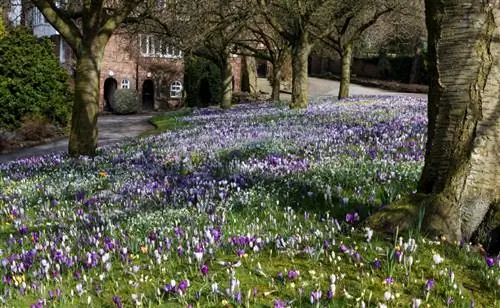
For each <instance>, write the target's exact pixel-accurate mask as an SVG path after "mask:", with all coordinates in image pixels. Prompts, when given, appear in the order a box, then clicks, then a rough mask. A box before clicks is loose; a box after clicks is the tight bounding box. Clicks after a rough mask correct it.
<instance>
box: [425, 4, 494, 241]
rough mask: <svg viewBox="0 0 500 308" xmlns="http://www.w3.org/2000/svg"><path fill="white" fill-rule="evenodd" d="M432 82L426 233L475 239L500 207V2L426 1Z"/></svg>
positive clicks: (426, 166) (429, 115) (456, 238)
mask: <svg viewBox="0 0 500 308" xmlns="http://www.w3.org/2000/svg"><path fill="white" fill-rule="evenodd" d="M426 23H427V29H428V33H429V42H428V45H429V56H430V65H431V76H432V77H431V81H430V89H429V105H428V118H429V126H428V139H427V150H426V156H425V166H424V170H423V173H422V177H421V179H420V184H419V188H418V190H419V191H420V192H421V193H424V194H430V195H432V196H434V199H433V200H432V202H431V203H430V205H429V206H428V209H427V213H426V219H425V226H426V228H427V230H429V231H431V232H432V233H435V234H439V235H444V236H446V237H447V238H449V239H450V240H461V239H463V238H465V239H468V238H469V237H470V236H471V235H472V233H473V232H474V231H475V230H476V229H477V227H478V226H479V224H480V223H481V222H482V221H483V218H484V217H485V215H486V213H487V212H488V210H490V209H492V210H496V211H498V210H499V207H500V3H499V1H497V0H484V1H464V0H442V1H433V0H426Z"/></svg>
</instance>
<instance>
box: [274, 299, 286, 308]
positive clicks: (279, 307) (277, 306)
mask: <svg viewBox="0 0 500 308" xmlns="http://www.w3.org/2000/svg"><path fill="white" fill-rule="evenodd" d="M274 308H286V302H285V301H282V300H281V299H277V300H275V301H274Z"/></svg>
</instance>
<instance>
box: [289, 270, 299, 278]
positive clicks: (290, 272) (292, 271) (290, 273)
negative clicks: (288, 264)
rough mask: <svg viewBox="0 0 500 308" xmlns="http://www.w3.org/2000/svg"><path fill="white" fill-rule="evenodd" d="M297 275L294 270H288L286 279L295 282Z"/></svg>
mask: <svg viewBox="0 0 500 308" xmlns="http://www.w3.org/2000/svg"><path fill="white" fill-rule="evenodd" d="M298 275H299V274H298V273H297V271H296V270H289V271H288V279H290V280H295V278H297V276H298Z"/></svg>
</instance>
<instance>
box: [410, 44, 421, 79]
mask: <svg viewBox="0 0 500 308" xmlns="http://www.w3.org/2000/svg"><path fill="white" fill-rule="evenodd" d="M421 56H422V49H421V48H420V47H417V49H416V50H415V56H413V61H412V64H411V72H410V84H413V83H418V82H420V78H419V77H420V76H419V75H420V67H421V62H422V61H421V59H420V57H421Z"/></svg>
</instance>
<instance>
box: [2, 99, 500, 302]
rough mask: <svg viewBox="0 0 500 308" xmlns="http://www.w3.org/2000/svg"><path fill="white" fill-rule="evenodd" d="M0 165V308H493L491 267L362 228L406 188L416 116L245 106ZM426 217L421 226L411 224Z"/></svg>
mask: <svg viewBox="0 0 500 308" xmlns="http://www.w3.org/2000/svg"><path fill="white" fill-rule="evenodd" d="M152 122H153V123H156V124H157V125H158V126H159V127H158V130H157V132H162V133H161V134H156V135H151V136H147V137H144V138H140V139H137V140H131V141H128V142H125V143H122V144H120V145H116V146H106V147H103V148H101V149H100V150H99V155H98V156H97V157H95V158H93V159H91V158H81V159H74V158H69V157H67V156H65V155H62V154H53V155H46V156H42V157H33V158H30V159H25V160H19V161H16V162H12V163H9V164H6V165H0V237H1V238H2V241H1V242H0V262H1V265H0V277H1V279H2V283H1V284H0V303H3V304H5V305H6V306H12V307H23V306H29V305H34V306H36V307H42V306H50V307H67V306H87V305H89V306H93V307H132V306H146V307H149V306H163V307H187V306H192V307H237V306H246V307H250V306H251V307H288V306H290V307H308V306H311V307H323V306H326V307H348V306H355V307H385V306H387V307H399V306H401V307H409V306H411V307H418V306H419V305H421V307H440V306H453V307H463V306H466V307H471V306H473V305H476V306H478V307H483V306H484V307H499V305H500V301H499V296H500V294H499V291H498V289H499V285H500V259H498V258H496V259H495V258H485V257H482V256H481V255H480V254H478V253H477V252H475V251H474V249H473V247H471V246H470V245H469V244H467V243H457V244H444V243H441V242H440V241H439V240H438V239H429V238H425V237H424V236H422V234H421V233H420V230H419V227H418V221H419V220H421V217H415V220H416V221H417V226H416V227H415V229H414V230H410V231H405V232H400V233H399V234H397V235H395V236H392V237H387V236H384V235H382V234H376V233H375V234H373V231H372V230H370V229H369V228H367V227H365V226H364V225H363V224H362V222H363V220H364V219H365V218H366V217H367V216H368V215H370V213H373V212H374V211H377V210H378V209H379V208H381V207H383V206H385V205H387V204H389V203H391V202H393V201H395V200H397V199H399V198H401V197H402V196H404V195H408V194H412V193H413V192H414V191H415V187H416V182H417V180H418V178H419V175H420V172H421V168H422V163H423V158H424V143H425V136H426V125H427V123H426V102H425V101H424V100H421V99H416V98H409V97H384V96H379V97H356V98H352V99H348V100H343V101H336V100H328V99H326V100H324V101H322V102H315V103H312V104H311V105H310V106H309V107H308V108H307V109H306V110H290V109H288V108H287V107H286V106H284V105H282V104H270V103H266V104H264V103H253V104H244V105H238V106H235V107H234V108H232V109H231V110H221V109H219V108H205V109H193V110H182V111H181V112H177V113H173V114H172V113H171V114H165V115H163V116H158V117H155V118H154V119H152ZM421 214H423V213H421Z"/></svg>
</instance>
